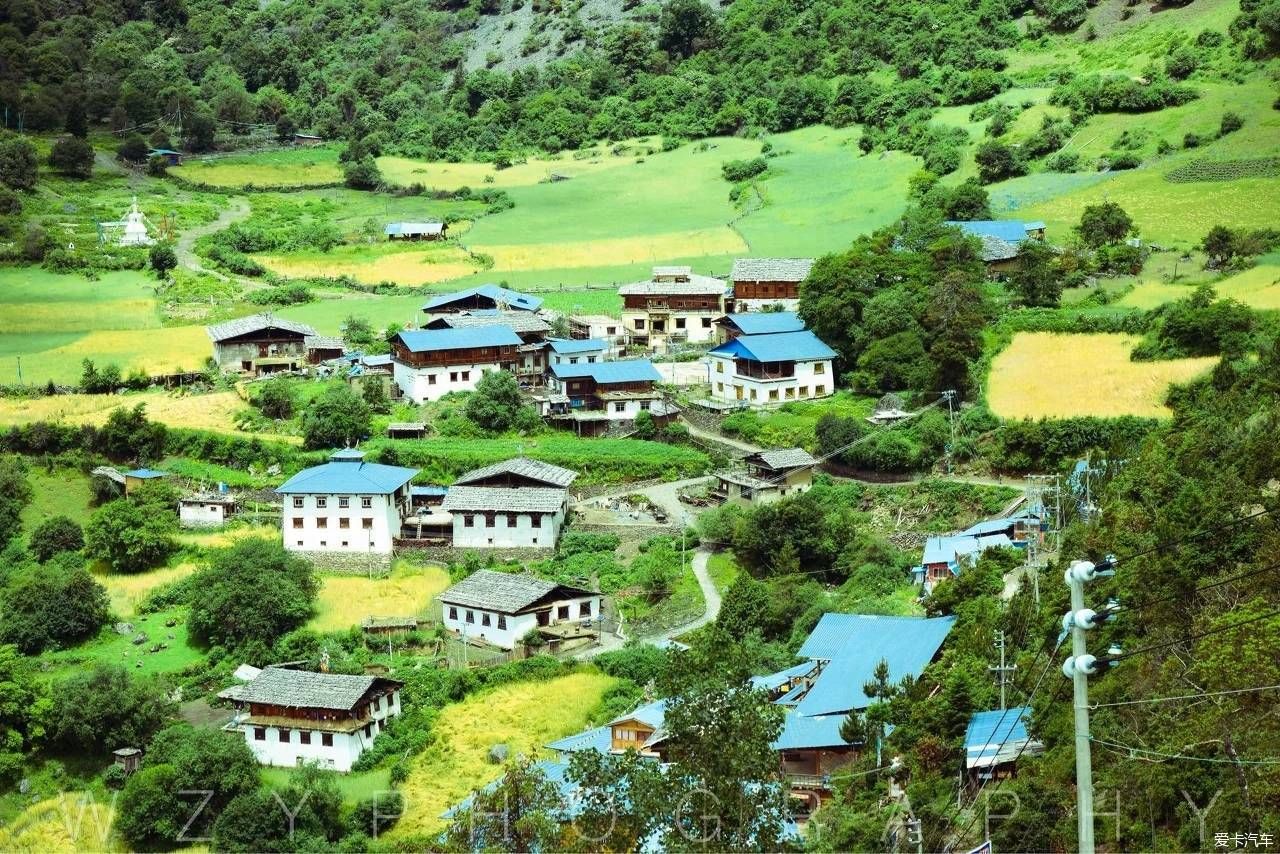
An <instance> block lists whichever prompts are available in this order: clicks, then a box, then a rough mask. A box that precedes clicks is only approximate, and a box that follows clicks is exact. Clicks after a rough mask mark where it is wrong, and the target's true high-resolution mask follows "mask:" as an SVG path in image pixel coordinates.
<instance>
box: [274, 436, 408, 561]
mask: <svg viewBox="0 0 1280 854" xmlns="http://www.w3.org/2000/svg"><path fill="white" fill-rule="evenodd" d="M417 473H418V470H417V469H411V468H403V467H401V466H388V465H382V464H381V463H366V462H365V461H364V452H362V451H359V450H356V449H355V448H344V449H342V450H340V451H335V452H334V453H333V454H331V455H330V456H329V461H328V462H327V463H324V464H323V465H318V466H312V467H311V468H308V469H303V470H302V471H300V472H298V473H297V474H295V475H294V476H293V477H291V478H289V479H288V480H286V481H285V482H284V483H283V484H281V485H280V486H279V488H277V489H276V492H278V493H279V494H281V495H283V496H284V501H283V502H282V505H283V507H282V510H283V518H282V520H281V525H282V532H283V536H284V547H285V548H286V549H288V550H290V551H297V552H307V553H331V552H337V553H345V554H349V555H365V556H373V555H380V556H387V557H388V558H389V557H390V554H391V549H392V546H393V544H394V541H395V540H396V539H397V538H399V537H400V532H401V527H402V524H403V521H404V518H405V517H406V516H407V515H409V514H410V513H411V512H412V503H413V502H412V492H411V489H410V487H409V481H410V480H412V479H413V477H414V476H415V475H417Z"/></svg>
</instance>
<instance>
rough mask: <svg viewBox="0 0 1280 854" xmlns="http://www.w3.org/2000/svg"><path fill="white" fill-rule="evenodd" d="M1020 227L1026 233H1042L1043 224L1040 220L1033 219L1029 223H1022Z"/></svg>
mask: <svg viewBox="0 0 1280 854" xmlns="http://www.w3.org/2000/svg"><path fill="white" fill-rule="evenodd" d="M1022 227H1023V228H1025V229H1026V230H1027V231H1043V230H1044V229H1045V224H1044V220H1042V219H1033V220H1031V222H1024V223H1023V224H1022Z"/></svg>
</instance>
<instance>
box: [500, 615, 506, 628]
mask: <svg viewBox="0 0 1280 854" xmlns="http://www.w3.org/2000/svg"><path fill="white" fill-rule="evenodd" d="M506 627H507V615H506V614H499V615H498V628H500V629H505V628H506Z"/></svg>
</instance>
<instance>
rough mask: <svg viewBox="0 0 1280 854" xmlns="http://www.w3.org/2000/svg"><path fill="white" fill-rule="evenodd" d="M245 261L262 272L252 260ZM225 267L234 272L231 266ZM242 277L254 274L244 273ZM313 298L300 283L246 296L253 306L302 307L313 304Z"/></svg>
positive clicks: (309, 291)
mask: <svg viewBox="0 0 1280 854" xmlns="http://www.w3.org/2000/svg"><path fill="white" fill-rule="evenodd" d="M241 257H247V256H241ZM247 260H249V261H250V263H252V264H253V266H254V267H255V268H256V269H257V270H258V271H259V272H262V267H260V266H258V264H257V262H256V261H253V260H252V259H247ZM224 263H225V259H224ZM227 266H228V267H230V268H231V269H233V270H234V267H233V266H232V265H227ZM244 275H256V274H254V273H244ZM315 298H316V297H315V294H313V293H312V292H311V289H310V288H308V287H307V286H306V285H304V284H302V283H300V282H294V283H292V284H288V285H275V286H273V287H270V288H262V289H261V290H257V291H253V292H251V293H250V294H249V295H248V300H249V302H251V303H253V304H255V305H302V304H304V303H309V302H314V301H315Z"/></svg>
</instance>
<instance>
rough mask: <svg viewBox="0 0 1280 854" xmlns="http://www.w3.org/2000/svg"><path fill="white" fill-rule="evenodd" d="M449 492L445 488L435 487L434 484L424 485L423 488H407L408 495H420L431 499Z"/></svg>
mask: <svg viewBox="0 0 1280 854" xmlns="http://www.w3.org/2000/svg"><path fill="white" fill-rule="evenodd" d="M448 491H449V488H448V487H446V486H436V485H434V484H426V485H424V486H411V487H409V494H410V495H421V496H423V497H424V498H432V497H434V496H437V495H444V494H445V493H447V492H448Z"/></svg>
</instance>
